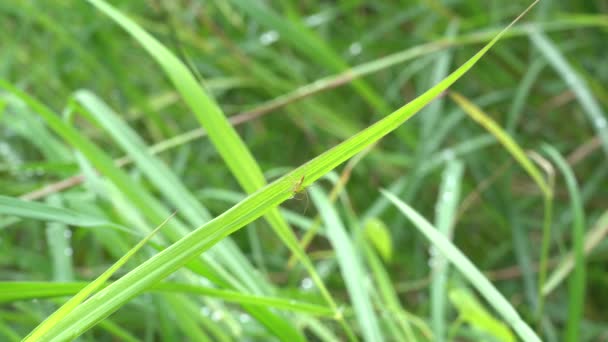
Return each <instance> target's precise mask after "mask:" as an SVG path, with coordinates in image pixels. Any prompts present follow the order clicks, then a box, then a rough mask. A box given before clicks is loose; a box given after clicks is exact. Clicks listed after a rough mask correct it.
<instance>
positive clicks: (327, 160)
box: [0, 2, 536, 339]
mask: <svg viewBox="0 0 608 342" xmlns="http://www.w3.org/2000/svg"><path fill="white" fill-rule="evenodd" d="M534 4H536V2H534V3H533V4H532V5H531V6H530V7H529V8H528V9H527V10H526V11H524V12H523V13H522V15H520V16H519V17H518V18H517V19H515V21H514V22H513V23H515V22H516V21H517V20H519V18H521V16H523V15H524V14H525V13H526V12H527V11H528V10H529V9H530V8H532V6H533V5H534ZM513 23H511V24H510V25H509V26H507V28H505V30H503V31H502V32H501V33H500V34H498V35H497V36H496V37H495V38H494V39H493V40H492V41H490V43H488V44H487V45H486V46H485V47H484V48H482V49H481V50H480V51H479V52H478V53H477V54H475V55H474V56H473V57H471V58H470V59H469V60H468V61H467V62H465V63H464V64H463V65H462V66H461V67H460V68H458V69H457V70H456V71H454V72H453V73H451V74H450V75H449V76H448V77H446V78H445V79H444V80H443V81H441V82H440V83H439V84H437V85H436V86H434V87H432V88H431V89H429V90H427V91H426V92H425V93H423V94H422V95H420V96H419V97H417V98H416V99H414V100H413V101H411V102H409V103H408V104H406V105H405V106H403V107H401V108H399V109H398V110H396V111H395V112H393V113H392V114H390V115H388V116H387V117H386V118H384V119H382V120H380V121H378V122H377V123H375V124H374V125H372V126H370V127H368V128H367V129H365V130H363V131H361V132H359V133H358V134H356V135H354V136H353V137H351V138H350V139H347V140H346V141H344V142H342V143H341V144H339V145H337V146H335V147H334V148H332V149H330V150H329V151H327V152H325V153H323V154H321V155H320V156H318V157H316V158H314V159H312V160H311V161H309V162H308V163H306V164H304V165H302V166H300V167H299V168H297V169H296V170H294V171H293V172H291V173H290V174H288V175H286V176H284V177H282V178H280V179H278V180H276V181H274V182H273V183H271V184H269V185H268V186H266V187H264V188H262V189H260V190H259V191H257V192H256V193H254V194H252V195H250V196H249V197H247V198H246V199H245V200H243V201H241V202H240V203H239V204H237V205H235V206H234V207H232V208H231V209H229V210H227V211H226V212H224V213H223V214H221V215H219V216H218V217H216V218H215V219H213V220H211V221H209V222H207V223H206V224H204V225H203V226H201V227H199V228H197V229H196V230H194V231H193V232H191V233H190V234H188V235H187V236H185V237H184V238H182V239H181V240H179V241H178V242H176V243H174V244H173V245H171V246H170V247H168V248H166V249H165V250H163V251H162V252H160V253H158V254H157V255H155V256H154V257H152V258H151V259H149V260H147V261H146V262H144V263H143V264H141V265H140V266H139V267H137V268H136V269H134V270H132V271H131V272H129V273H127V274H126V275H125V276H124V277H122V278H121V279H119V280H117V281H116V282H114V283H113V284H111V285H110V286H108V287H106V288H105V289H104V291H103V296H102V295H99V294H97V295H94V296H93V297H91V298H90V299H89V300H87V301H86V302H84V303H82V304H81V305H79V306H78V307H77V308H76V309H75V310H74V311H72V312H71V313H70V314H69V315H68V316H66V317H65V318H64V320H62V321H61V322H60V324H58V325H57V326H55V328H54V329H52V330H50V331H49V332H48V334H47V336H45V337H46V338H49V339H50V338H58V339H73V338H75V337H77V336H79V335H80V334H82V333H83V332H84V331H86V330H88V329H89V328H91V327H92V326H93V325H95V324H96V323H98V322H99V321H101V320H102V319H104V318H105V317H107V316H108V315H110V314H111V313H112V312H114V311H116V310H117V309H118V308H120V307H121V306H122V305H124V303H126V302H127V301H128V300H130V299H131V298H133V297H135V296H136V295H138V294H139V293H141V292H142V291H144V290H145V289H147V288H148V287H150V286H152V285H154V284H155V283H158V282H159V281H160V280H162V279H164V278H165V277H167V276H168V275H170V274H171V273H173V272H175V271H176V270H178V269H179V268H181V267H182V266H183V265H184V264H186V263H187V262H188V261H189V260H191V259H192V258H194V257H196V256H197V255H199V254H200V253H202V252H204V251H206V250H208V249H209V248H211V247H212V246H213V245H215V244H216V243H217V242H219V241H221V240H222V239H223V238H225V237H226V236H228V235H230V234H232V233H233V232H235V231H237V230H239V229H240V228H242V227H243V226H245V225H247V224H248V223H250V222H252V221H254V220H255V219H257V218H259V217H261V216H262V215H264V214H265V213H266V212H267V211H268V210H270V209H272V208H274V207H276V206H278V205H279V204H280V203H282V202H283V201H285V200H287V199H289V198H292V197H293V195H294V193H293V187H294V185H295V183H294V181H293V180H294V179H295V180H296V181H297V180H298V179H302V177H305V179H304V180H303V182H302V183H303V184H301V188H302V189H303V188H305V187H306V186H308V185H310V184H311V183H313V182H314V181H316V180H317V179H319V178H320V177H321V176H323V175H324V174H326V173H327V172H329V171H331V170H332V169H334V168H335V167H337V166H338V165H340V164H341V163H343V162H344V161H345V160H347V159H349V158H350V157H352V156H354V155H355V154H357V153H358V152H361V151H362V150H363V149H365V148H366V147H367V146H369V145H371V144H373V143H375V142H376V141H378V140H379V139H380V138H382V137H384V136H385V135H387V134H388V133H390V132H391V131H393V130H394V129H396V128H397V127H399V126H400V125H401V124H403V123H404V122H405V121H407V120H408V119H409V118H411V117H412V116H413V115H414V114H416V113H417V112H418V111H420V109H422V108H423V107H424V106H426V105H427V104H428V103H429V102H430V101H432V100H433V99H435V98H436V97H437V96H439V95H440V94H441V93H443V92H444V91H445V90H446V89H447V88H448V87H449V86H451V85H452V84H453V83H454V82H456V81H457V80H458V79H459V78H460V77H462V76H463V75H464V74H465V73H466V72H467V71H468V70H469V69H471V68H472V67H473V65H475V63H477V61H479V59H480V58H481V57H482V56H483V55H484V54H485V53H486V52H487V51H488V50H489V49H490V48H491V47H492V46H494V44H496V42H497V41H498V40H499V39H500V38H501V37H502V35H503V34H504V32H506V30H508V29H509V28H510V27H511V25H513ZM0 85H1V86H3V87H6V88H9V89H11V90H14V88H12V87H11V86H7V85H6V83H2V82H0Z"/></svg>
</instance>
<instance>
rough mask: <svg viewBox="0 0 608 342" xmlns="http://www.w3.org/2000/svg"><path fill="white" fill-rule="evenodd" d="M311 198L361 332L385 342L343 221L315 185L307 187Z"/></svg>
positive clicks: (362, 269)
mask: <svg viewBox="0 0 608 342" xmlns="http://www.w3.org/2000/svg"><path fill="white" fill-rule="evenodd" d="M309 191H310V197H311V199H312V201H313V203H315V206H316V207H317V209H318V210H319V215H320V216H321V219H322V220H323V221H324V222H325V227H327V237H328V239H329V241H330V243H331V245H332V246H333V250H334V251H335V253H336V259H337V262H338V265H340V271H341V273H342V279H344V283H345V285H346V288H347V290H348V295H349V297H350V301H351V302H352V305H353V308H354V311H355V316H356V318H357V321H358V322H359V326H360V327H361V333H362V334H363V337H364V339H365V340H366V341H384V336H383V334H382V333H381V330H380V327H379V325H378V318H377V317H376V314H375V313H374V309H373V305H372V302H371V299H370V294H369V291H368V289H367V286H366V282H365V281H364V279H365V278H366V273H367V272H366V270H365V269H364V268H363V265H362V263H361V260H360V258H359V255H360V253H358V252H357V251H356V249H355V247H354V244H353V241H352V240H351V238H350V237H349V235H348V234H347V232H346V228H344V224H343V223H342V220H341V219H340V218H339V217H338V214H337V213H336V211H335V209H334V207H333V206H332V204H331V203H330V201H329V198H327V195H326V194H325V193H323V191H322V190H321V189H320V188H319V187H317V186H314V185H313V186H311V187H310V190H309Z"/></svg>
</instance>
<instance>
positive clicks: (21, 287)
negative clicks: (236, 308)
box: [0, 281, 334, 318]
mask: <svg viewBox="0 0 608 342" xmlns="http://www.w3.org/2000/svg"><path fill="white" fill-rule="evenodd" d="M88 284H89V283H86V282H12V281H9V282H0V303H8V302H14V301H19V300H32V299H44V298H57V297H64V296H70V295H75V294H77V293H78V292H79V291H80V290H82V289H84V288H85V287H86V286H87V285H88ZM146 292H159V293H182V294H193V295H200V296H206V297H211V298H217V299H221V300H223V301H225V302H229V303H236V304H251V305H260V306H267V307H273V308H277V309H283V310H288V311H293V312H301V313H307V314H310V315H313V316H319V317H330V318H333V317H334V312H333V311H332V310H331V309H330V308H328V307H325V306H321V305H318V304H311V303H306V302H302V301H298V300H292V299H284V298H279V297H268V296H258V295H252V294H247V293H241V292H237V291H232V290H223V289H216V288H210V287H205V286H199V285H191V284H181V283H172V282H162V283H159V284H156V285H154V286H153V287H151V288H149V289H148V290H146Z"/></svg>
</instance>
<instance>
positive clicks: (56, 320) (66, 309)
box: [24, 214, 175, 342]
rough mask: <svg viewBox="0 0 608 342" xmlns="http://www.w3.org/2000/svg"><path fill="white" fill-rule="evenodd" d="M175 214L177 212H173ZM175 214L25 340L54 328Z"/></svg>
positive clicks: (100, 286)
mask: <svg viewBox="0 0 608 342" xmlns="http://www.w3.org/2000/svg"><path fill="white" fill-rule="evenodd" d="M173 215H175V214H173ZM173 215H171V216H169V217H168V218H166V219H165V221H163V222H162V223H161V224H159V225H158V227H156V228H155V229H154V230H152V232H150V234H148V236H146V237H145V238H144V239H143V240H141V241H140V242H139V243H138V244H137V245H135V246H134V247H133V248H132V249H131V250H129V251H128V252H127V253H126V254H125V255H124V256H123V257H122V258H120V259H119V260H118V261H117V262H116V263H114V265H112V266H111V267H110V268H108V269H107V270H106V271H105V272H104V273H103V274H101V275H100V276H99V277H97V279H95V280H94V281H92V282H90V283H89V284H87V286H85V287H84V288H83V289H82V290H80V291H78V293H77V294H76V295H75V296H74V297H72V298H70V300H68V301H67V302H66V303H65V304H63V305H62V306H61V307H60V308H59V309H57V311H55V312H54V313H53V314H51V315H50V316H49V317H48V318H47V319H45V320H44V321H43V322H42V323H40V325H38V326H37V327H36V328H35V329H34V330H32V332H31V333H29V335H28V336H26V337H25V339H24V341H26V342H27V341H39V339H41V338H42V337H43V336H44V335H45V334H46V333H47V332H48V331H49V330H51V329H53V327H55V326H56V325H57V324H58V323H59V322H61V320H62V319H63V318H64V317H66V316H67V315H68V314H69V313H70V312H71V311H72V310H74V308H76V307H77V306H78V305H79V304H80V303H82V302H83V301H84V300H85V299H86V298H87V297H89V296H90V295H91V294H93V293H94V292H96V291H98V290H99V289H101V288H102V287H103V286H104V284H105V283H106V281H107V280H108V279H110V277H111V276H112V275H113V274H114V273H115V272H116V271H118V270H119V269H120V268H121V267H122V266H124V265H125V264H126V263H127V261H129V259H131V257H132V256H133V255H135V253H137V251H139V250H140V249H141V248H142V247H143V246H144V245H145V244H146V243H147V242H148V241H149V240H150V239H151V238H152V237H153V236H154V234H156V232H158V231H159V230H160V228H162V227H163V226H164V225H165V223H167V221H169V220H170V219H171V218H172V217H173ZM103 291H104V290H101V291H99V292H98V295H103Z"/></svg>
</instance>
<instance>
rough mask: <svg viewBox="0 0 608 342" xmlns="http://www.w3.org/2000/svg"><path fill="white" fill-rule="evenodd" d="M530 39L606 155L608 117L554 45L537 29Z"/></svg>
mask: <svg viewBox="0 0 608 342" xmlns="http://www.w3.org/2000/svg"><path fill="white" fill-rule="evenodd" d="M530 39H531V40H532V42H533V43H534V44H535V45H536V46H537V47H538V50H540V52H541V53H542V54H543V55H545V58H547V60H548V61H549V63H550V64H551V65H552V66H553V68H555V70H556V71H557V72H558V73H559V75H560V76H561V77H562V78H563V79H564V81H565V82H566V83H567V84H568V86H569V87H570V89H572V92H573V93H574V94H575V95H576V98H577V99H578V101H579V102H580V104H581V106H582V107H583V109H584V112H585V114H587V116H588V117H589V120H590V121H591V125H592V126H593V128H594V129H595V131H596V132H597V135H598V136H599V137H600V139H601V141H602V147H603V149H604V153H606V155H608V119H607V118H608V116H606V113H604V112H603V111H602V109H601V107H600V105H599V104H598V103H597V101H596V100H595V98H594V96H593V95H592V93H591V90H590V89H589V87H588V86H587V83H586V82H585V81H584V80H583V78H582V77H580V76H579V75H578V74H577V73H576V71H574V69H573V68H572V66H570V64H569V63H568V61H567V60H566V58H565V57H564V56H563V55H562V53H561V52H560V51H559V49H558V48H557V47H556V46H555V44H553V42H551V40H550V39H549V38H547V37H546V36H545V35H544V34H543V33H542V32H540V31H539V30H537V29H536V30H534V29H533V30H530Z"/></svg>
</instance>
